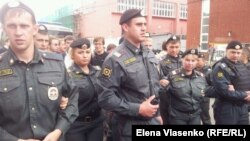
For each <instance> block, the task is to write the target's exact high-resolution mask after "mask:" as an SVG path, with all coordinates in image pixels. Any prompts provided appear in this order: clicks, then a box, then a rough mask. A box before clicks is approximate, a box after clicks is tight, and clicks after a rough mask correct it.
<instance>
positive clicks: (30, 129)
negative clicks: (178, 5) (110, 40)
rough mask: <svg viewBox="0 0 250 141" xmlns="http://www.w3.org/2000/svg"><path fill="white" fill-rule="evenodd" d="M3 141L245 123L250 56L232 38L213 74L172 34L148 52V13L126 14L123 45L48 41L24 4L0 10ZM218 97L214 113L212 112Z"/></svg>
mask: <svg viewBox="0 0 250 141" xmlns="http://www.w3.org/2000/svg"><path fill="white" fill-rule="evenodd" d="M0 22H1V23H2V25H3V29H4V32H5V33H6V35H7V37H8V40H6V43H5V46H4V48H2V49H1V54H0V95H1V96H0V117H1V118H0V140H1V141H40V140H43V141H59V140H60V141H103V140H107V141H131V139H132V125H201V124H203V125H211V124H212V122H211V116H214V118H215V124H218V125H220V124H223V125H229V124H234V125H248V124H249V117H248V107H249V106H248V103H249V102H250V81H249V80H250V68H249V66H250V65H249V58H250V51H249V49H248V48H244V47H243V46H242V44H241V43H240V42H239V41H237V40H233V41H231V42H229V43H228V45H227V47H226V56H225V57H224V58H222V59H221V60H219V61H217V62H216V63H214V64H213V66H209V65H207V64H206V57H205V55H204V54H202V53H201V52H199V50H198V49H197V48H192V49H187V50H186V51H184V52H182V51H180V46H181V42H180V38H179V37H178V36H176V35H172V36H171V37H170V38H168V39H166V41H164V42H163V43H162V51H158V50H154V47H153V44H152V42H153V39H152V37H151V36H150V34H148V33H147V29H146V24H147V23H146V19H145V15H143V14H142V11H141V10H139V9H129V10H126V11H125V12H124V13H123V14H122V16H121V18H120V21H119V24H120V25H121V28H122V33H123V34H122V38H121V40H120V43H119V46H116V44H109V45H107V49H105V38H104V37H95V38H94V40H93V45H94V51H92V48H91V44H92V43H91V42H90V40H89V39H87V38H84V37H78V38H75V37H74V36H71V35H69V36H66V37H65V38H63V39H62V38H57V37H52V36H50V35H49V34H48V30H47V28H46V26H44V25H37V24H36V19H35V14H34V13H33V11H32V10H31V9H30V8H29V7H28V6H26V5H25V4H23V3H21V2H9V3H6V4H5V5H4V6H3V7H2V8H1V11H0ZM210 98H214V99H215V103H214V115H211V114H210V113H209V107H210Z"/></svg>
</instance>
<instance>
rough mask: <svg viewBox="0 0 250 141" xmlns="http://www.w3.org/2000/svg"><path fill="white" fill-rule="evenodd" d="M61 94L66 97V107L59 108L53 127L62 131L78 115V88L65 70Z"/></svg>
mask: <svg viewBox="0 0 250 141" xmlns="http://www.w3.org/2000/svg"><path fill="white" fill-rule="evenodd" d="M63 96H65V97H68V98H69V101H68V105H67V107H66V109H64V110H60V112H59V116H58V120H57V124H56V127H55V129H60V130H61V131H62V132H63V133H66V131H67V130H68V129H69V128H70V125H71V124H72V123H73V122H74V121H75V119H76V118H77V117H78V115H79V112H78V96H79V94H78V90H77V87H76V86H75V84H74V83H73V81H72V79H71V78H70V77H69V75H68V73H66V71H65V86H64V90H63Z"/></svg>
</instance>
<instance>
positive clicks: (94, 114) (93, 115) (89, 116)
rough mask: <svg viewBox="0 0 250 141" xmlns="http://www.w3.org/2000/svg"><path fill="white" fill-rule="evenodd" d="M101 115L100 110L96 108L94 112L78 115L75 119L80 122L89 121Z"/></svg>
mask: <svg viewBox="0 0 250 141" xmlns="http://www.w3.org/2000/svg"><path fill="white" fill-rule="evenodd" d="M100 116H101V111H100V110H97V111H96V112H92V113H88V114H86V115H85V116H80V117H78V118H77V121H81V122H91V121H94V120H95V119H97V118H99V117H100Z"/></svg>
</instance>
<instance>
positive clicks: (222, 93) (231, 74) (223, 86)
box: [212, 58, 250, 104]
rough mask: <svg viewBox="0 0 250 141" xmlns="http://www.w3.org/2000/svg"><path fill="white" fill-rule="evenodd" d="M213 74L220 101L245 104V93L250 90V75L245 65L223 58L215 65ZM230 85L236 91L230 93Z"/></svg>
mask: <svg viewBox="0 0 250 141" xmlns="http://www.w3.org/2000/svg"><path fill="white" fill-rule="evenodd" d="M212 74H213V75H212V78H213V85H214V87H215V89H216V91H218V93H217V94H218V95H217V97H218V99H220V100H221V99H223V100H224V101H227V102H231V103H237V104H243V103H244V102H245V100H244V98H245V97H246V96H247V94H246V93H245V91H248V90H250V81H249V80H250V74H249V70H248V69H247V67H246V66H245V65H244V64H243V63H241V62H237V63H233V62H231V61H229V60H228V59H227V58H223V59H221V60H220V61H219V62H217V63H216V64H215V66H214V68H213V72H212ZM228 85H233V86H234V89H235V91H229V90H228Z"/></svg>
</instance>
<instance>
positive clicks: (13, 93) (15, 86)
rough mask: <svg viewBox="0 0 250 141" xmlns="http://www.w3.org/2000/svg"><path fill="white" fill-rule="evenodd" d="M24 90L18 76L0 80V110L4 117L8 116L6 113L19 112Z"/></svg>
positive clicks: (23, 100)
mask: <svg viewBox="0 0 250 141" xmlns="http://www.w3.org/2000/svg"><path fill="white" fill-rule="evenodd" d="M24 89H25V88H24V86H21V80H20V78H19V77H18V76H14V75H13V76H8V77H2V78H1V79H0V110H1V112H3V113H5V116H8V113H13V112H16V113H17V112H19V111H20V109H21V108H22V106H23V102H25V94H26V93H25V90H24ZM1 112H0V113H1Z"/></svg>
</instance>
